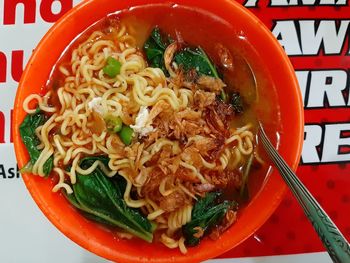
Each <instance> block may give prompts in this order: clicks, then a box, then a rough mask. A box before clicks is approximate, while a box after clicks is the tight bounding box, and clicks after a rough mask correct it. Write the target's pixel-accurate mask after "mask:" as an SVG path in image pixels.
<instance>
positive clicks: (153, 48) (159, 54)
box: [143, 27, 171, 74]
mask: <svg viewBox="0 0 350 263" xmlns="http://www.w3.org/2000/svg"><path fill="white" fill-rule="evenodd" d="M170 43H171V39H170V38H169V37H165V36H164V34H162V33H161V32H160V29H159V27H155V28H154V29H153V31H152V32H151V35H150V36H149V38H148V39H147V41H146V42H145V44H144V46H143V48H144V50H145V53H146V56H147V60H148V62H149V63H150V65H151V66H152V67H154V68H160V69H161V70H162V71H163V72H164V73H165V74H168V72H167V70H166V68H165V65H164V51H165V49H166V48H167V46H168V45H169V44H170Z"/></svg>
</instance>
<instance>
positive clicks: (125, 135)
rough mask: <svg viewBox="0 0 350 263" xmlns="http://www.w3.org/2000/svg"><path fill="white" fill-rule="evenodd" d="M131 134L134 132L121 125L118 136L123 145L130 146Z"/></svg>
mask: <svg viewBox="0 0 350 263" xmlns="http://www.w3.org/2000/svg"><path fill="white" fill-rule="evenodd" d="M133 133H134V130H133V129H132V128H130V127H129V126H127V125H124V124H123V127H122V129H121V130H120V132H119V133H118V134H119V137H120V139H121V140H122V142H123V143H124V144H125V145H130V143H131V140H132V135H133Z"/></svg>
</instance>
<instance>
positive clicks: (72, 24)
mask: <svg viewBox="0 0 350 263" xmlns="http://www.w3.org/2000/svg"><path fill="white" fill-rule="evenodd" d="M164 3H168V4H169V5H170V4H177V5H181V6H185V7H189V8H195V9H197V10H205V11H206V12H209V13H211V14H213V15H216V16H218V17H220V18H222V19H223V20H225V21H227V22H228V23H230V24H233V25H234V28H235V30H236V31H235V32H240V33H243V35H244V37H245V38H246V39H247V40H248V41H249V43H250V45H251V46H252V47H254V50H255V52H256V53H257V54H259V56H260V58H261V61H262V62H263V66H264V68H265V70H266V72H267V73H268V74H269V75H270V76H271V81H272V83H271V84H272V85H273V86H274V87H275V89H276V94H277V100H278V104H279V117H280V119H281V127H282V130H281V133H280V145H279V152H280V154H281V155H282V156H283V157H284V159H285V160H286V161H287V163H288V164H289V165H290V166H291V167H292V169H294V170H295V169H296V168H297V165H298V162H299V159H300V154H301V147H302V141H303V105H302V99H301V94H300V90H299V86H298V84H297V80H296V77H295V74H294V70H293V67H292V65H291V63H290V61H289V59H288V57H287V56H286V55H285V53H284V51H283V49H282V48H281V46H280V45H279V43H278V42H277V40H276V39H275V38H274V36H273V35H272V34H271V32H270V31H269V30H268V28H266V27H265V26H264V24H263V23H262V22H261V21H259V20H258V19H257V18H256V17H255V16H254V15H252V14H251V13H250V12H249V11H247V10H246V9H245V8H244V7H242V6H241V5H240V4H238V3H236V2H235V1H229V0H216V1H211V0H172V1H171V2H167V1H162V0H125V1H111V0H87V1H83V2H82V3H81V4H79V5H77V6H76V7H74V8H73V9H72V10H71V11H69V12H68V13H67V14H66V15H65V16H63V17H62V18H61V19H60V20H59V21H58V22H57V23H56V24H55V25H54V26H53V27H52V28H51V29H50V30H49V31H48V32H47V34H46V35H45V36H44V38H43V39H42V40H41V42H40V43H39V45H38V46H37V48H36V49H35V50H34V52H33V54H32V57H31V58H30V60H29V62H28V64H27V67H26V69H25V71H24V73H23V75H22V79H21V81H20V84H19V88H18V91H17V95H16V101H15V106H14V116H13V119H14V122H13V123H14V125H13V135H14V145H15V152H16V157H17V160H18V164H19V166H20V167H23V166H24V165H25V164H26V163H27V161H28V160H29V158H28V154H27V151H26V149H25V147H24V145H23V143H22V141H21V138H20V134H19V125H20V124H21V122H22V121H23V119H24V117H25V115H26V113H25V112H24V111H23V108H22V105H23V101H24V99H25V98H26V97H27V96H28V95H29V94H32V93H40V92H41V89H42V87H44V86H45V84H46V82H47V80H48V79H49V76H50V72H51V71H52V68H53V66H54V65H55V63H56V62H57V60H58V59H59V57H60V56H61V54H62V53H63V52H64V51H65V49H66V47H67V46H68V45H69V44H70V43H71V41H72V40H73V39H74V38H76V37H77V36H78V35H79V34H80V33H81V32H82V31H84V30H85V29H86V28H88V27H89V26H90V25H92V24H93V23H95V22H96V21H98V20H100V19H102V18H103V17H105V16H106V15H107V14H110V13H114V12H116V11H118V10H123V9H127V8H130V7H134V6H141V5H146V4H147V5H148V4H164ZM271 107H275V105H271ZM23 180H24V182H25V184H26V186H27V188H28V190H29V192H30V194H31V195H32V197H33V199H34V200H35V202H36V203H37V204H38V206H39V207H40V209H41V210H42V211H43V213H44V214H45V215H46V217H47V218H48V219H49V220H50V221H51V222H52V223H53V224H54V225H55V226H56V227H57V228H58V229H59V230H60V231H61V232H63V233H64V234H65V235H66V236H67V237H69V238H70V239H71V240H73V241H74V242H76V243H77V244H79V245H81V246H82V247H84V248H86V249H88V250H89V251H91V252H93V253H96V254H97V255H100V256H102V257H104V258H107V259H110V260H114V261H118V262H138V261H140V262H197V261H202V260H205V259H209V258H213V257H215V256H218V255H220V254H222V253H224V252H225V251H227V250H229V249H231V248H233V247H235V246H237V245H238V244H240V243H241V242H243V241H244V240H245V239H246V238H248V237H249V236H250V235H252V234H253V233H254V232H255V231H256V230H257V229H258V228H259V227H260V226H261V225H262V224H263V223H264V222H265V221H266V220H267V219H268V218H269V216H270V215H271V214H272V213H273V212H274V210H275V209H276V208H277V206H278V205H279V203H280V201H281V199H282V197H283V193H284V192H285V189H286V186H285V184H284V182H283V181H282V179H281V178H280V175H279V174H278V172H277V171H273V172H272V173H271V174H270V175H269V176H268V177H267V178H266V180H265V181H264V183H263V186H262V187H261V189H260V191H259V192H258V193H257V194H256V195H255V196H254V198H253V199H252V200H251V201H250V203H249V204H248V205H247V206H246V207H245V208H244V209H243V211H242V212H241V214H240V216H239V218H238V220H237V222H236V223H235V224H234V225H233V226H232V227H230V228H229V229H228V230H227V231H226V232H224V233H223V234H222V235H221V236H220V238H219V239H218V240H216V241H213V240H210V239H204V240H203V241H202V242H201V243H200V245H199V246H197V247H194V248H190V249H189V251H188V253H187V254H185V255H183V254H181V253H180V252H179V251H178V250H170V249H168V248H166V247H164V246H163V245H161V244H148V243H146V242H143V241H141V240H137V239H132V240H122V239H118V238H116V237H115V236H114V235H113V234H112V233H111V232H109V231H107V230H106V229H104V228H102V227H98V226H97V225H96V224H94V223H92V222H90V221H88V220H86V219H85V218H84V217H83V216H81V215H80V214H79V213H78V212H77V211H76V210H75V209H73V208H72V207H71V206H70V205H69V204H68V202H67V201H66V200H65V198H64V197H63V196H62V195H60V194H57V193H52V191H51V189H52V185H53V183H52V182H51V180H49V179H43V178H40V177H39V176H33V175H31V174H23ZM38 253H39V250H38Z"/></svg>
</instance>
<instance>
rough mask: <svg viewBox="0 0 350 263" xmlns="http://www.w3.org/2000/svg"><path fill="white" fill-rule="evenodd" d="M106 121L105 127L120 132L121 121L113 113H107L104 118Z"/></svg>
mask: <svg viewBox="0 0 350 263" xmlns="http://www.w3.org/2000/svg"><path fill="white" fill-rule="evenodd" d="M104 120H105V122H106V126H107V129H108V130H109V131H111V132H115V133H117V132H120V131H121V129H122V127H123V122H122V119H121V118H120V117H117V116H114V115H107V116H106V117H105V118H104Z"/></svg>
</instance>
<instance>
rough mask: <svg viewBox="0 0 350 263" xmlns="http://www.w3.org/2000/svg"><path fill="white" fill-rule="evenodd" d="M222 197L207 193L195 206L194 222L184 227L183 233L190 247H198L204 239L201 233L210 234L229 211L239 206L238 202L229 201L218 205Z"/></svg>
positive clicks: (217, 194) (214, 193) (216, 193)
mask: <svg viewBox="0 0 350 263" xmlns="http://www.w3.org/2000/svg"><path fill="white" fill-rule="evenodd" d="M220 195H221V193H220V192H211V193H207V194H206V196H205V197H204V198H202V199H200V200H199V201H198V202H197V203H196V204H195V206H194V208H193V211H192V220H191V221H190V222H189V223H187V224H186V225H184V226H183V227H182V233H183V234H184V237H185V239H186V244H187V245H188V246H196V245H198V244H199V242H200V240H201V238H202V237H203V236H202V235H200V234H199V233H200V232H203V233H204V235H206V234H208V233H209V232H210V230H211V229H212V228H213V227H214V226H215V225H217V224H219V223H220V222H221V221H222V219H223V217H224V216H225V214H226V213H227V211H229V210H230V209H233V208H234V207H236V206H237V204H236V202H233V201H227V200H225V201H223V202H221V203H218V202H217V201H218V198H219V197H220Z"/></svg>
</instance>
